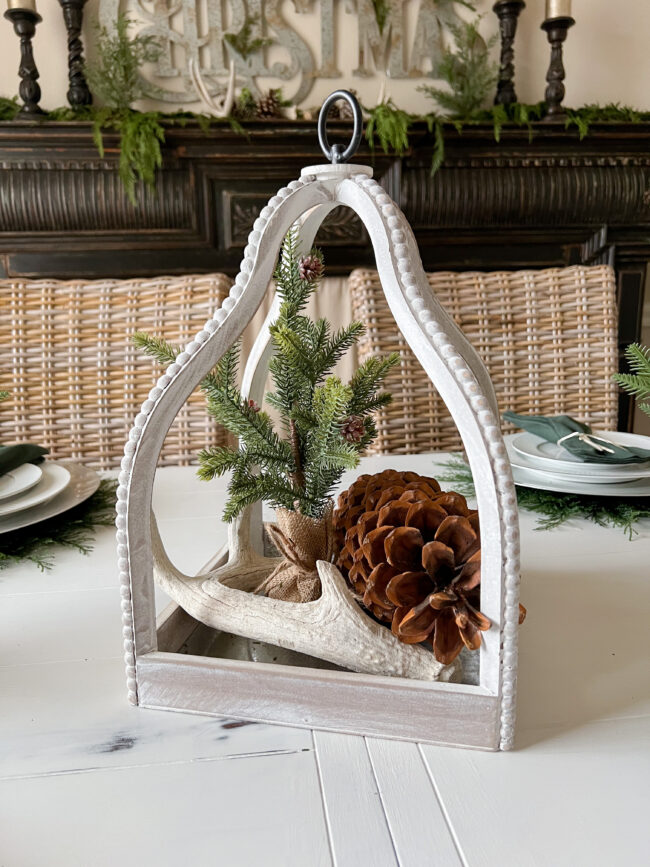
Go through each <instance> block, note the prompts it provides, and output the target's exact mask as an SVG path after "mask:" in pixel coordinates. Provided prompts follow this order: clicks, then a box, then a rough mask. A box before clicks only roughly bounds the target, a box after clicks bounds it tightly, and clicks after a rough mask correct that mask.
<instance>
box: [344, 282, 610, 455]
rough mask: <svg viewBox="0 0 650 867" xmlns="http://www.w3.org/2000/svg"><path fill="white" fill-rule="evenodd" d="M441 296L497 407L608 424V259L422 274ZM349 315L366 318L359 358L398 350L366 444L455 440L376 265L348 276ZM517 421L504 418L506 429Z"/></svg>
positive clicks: (401, 447)
mask: <svg viewBox="0 0 650 867" xmlns="http://www.w3.org/2000/svg"><path fill="white" fill-rule="evenodd" d="M427 276H428V278H429V284H430V286H431V288H432V290H433V292H434V293H435V294H436V296H437V297H438V299H439V300H440V302H441V303H442V304H443V306H444V307H445V308H446V310H447V311H448V312H449V313H451V315H452V316H453V317H454V319H455V320H456V322H457V324H458V325H459V326H460V327H461V328H462V330H463V331H464V332H465V334H466V335H467V337H468V338H469V339H470V340H471V341H472V343H473V344H474V346H475V347H476V349H477V351H478V352H479V354H480V355H481V357H482V359H483V361H484V362H485V364H486V366H487V368H488V370H489V372H490V376H491V377H492V381H493V383H494V387H495V390H496V393H497V398H498V401H499V407H500V409H501V411H504V410H506V409H511V410H514V411H515V412H519V413H535V414H542V415H553V414H559V413H568V414H569V415H572V416H575V417H576V418H579V419H581V420H583V421H586V422H588V423H589V424H591V425H593V426H594V427H598V428H602V429H610V430H612V429H614V428H615V427H616V418H617V391H616V386H615V384H614V383H613V382H612V380H611V375H612V373H614V371H615V370H616V369H617V348H616V340H617V337H616V333H617V313H616V284H615V278H614V272H613V270H612V269H611V268H609V267H607V266H598V267H590V268H588V267H582V266H577V267H571V268H550V269H547V270H543V271H512V272H503V271H498V272H492V273H479V272H465V273H452V272H437V273H432V274H428V275H427ZM349 286H350V292H351V296H352V309H353V315H354V318H355V319H358V320H360V321H361V322H363V323H364V325H366V327H367V332H366V335H365V337H364V338H362V340H361V342H360V345H359V356H360V357H359V360H360V361H364V360H365V359H366V358H368V357H369V356H371V355H375V354H378V353H380V354H383V353H387V352H391V351H397V352H399V354H400V357H401V363H400V364H399V365H398V366H397V367H396V368H395V370H394V371H393V373H392V374H391V375H390V377H389V379H388V380H387V383H386V387H387V389H388V390H389V391H390V392H391V393H392V394H393V402H392V403H391V404H390V406H389V407H387V408H386V409H384V410H382V411H381V412H380V413H379V417H378V428H379V436H378V438H377V440H376V441H375V443H374V444H373V446H372V448H371V452H372V453H375V454H379V453H383V454H386V453H394V454H405V453H409V452H410V453H415V452H427V451H433V450H438V449H457V448H459V447H460V446H461V441H460V437H459V435H458V431H457V430H456V426H455V424H454V422H453V421H452V419H451V416H450V415H449V412H448V411H447V408H446V406H445V404H444V403H443V401H442V399H441V397H440V396H439V395H438V393H437V392H436V390H435V389H434V387H433V386H432V384H431V382H430V381H429V379H428V378H427V376H426V374H425V373H424V371H423V370H422V367H421V366H420V364H419V362H418V361H417V359H416V358H415V356H414V355H413V353H412V352H411V351H410V349H409V348H408V346H407V343H406V341H405V340H404V338H403V337H402V335H401V334H400V332H399V330H398V328H397V326H396V324H395V320H394V319H393V317H392V314H391V312H390V310H389V309H388V305H387V304H386V300H385V298H384V294H383V291H382V289H381V284H380V282H379V277H378V274H377V272H376V271H370V270H356V271H353V272H352V274H351V275H350V280H349ZM511 430H514V428H512V427H510V426H508V425H504V432H510V431H511Z"/></svg>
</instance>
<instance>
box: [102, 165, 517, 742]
mask: <svg viewBox="0 0 650 867" xmlns="http://www.w3.org/2000/svg"><path fill="white" fill-rule="evenodd" d="M349 177H350V175H348V178H349ZM329 180H330V179H325V178H317V176H316V175H314V174H309V173H307V174H304V175H303V176H302V177H301V178H300V179H299V180H295V181H292V182H291V183H290V184H289V185H288V186H287V187H284V188H283V189H281V190H279V191H278V193H277V194H276V195H275V196H273V197H272V198H271V199H270V200H269V203H268V205H267V206H266V207H265V208H263V209H262V211H261V213H260V216H259V217H258V219H257V220H256V221H255V223H254V225H253V230H252V231H251V233H250V235H249V237H248V244H247V246H246V248H245V250H244V258H243V260H242V263H241V266H240V273H239V274H238V275H237V278H236V280H235V284H234V286H233V287H232V289H231V291H230V294H229V296H228V297H227V298H226V299H225V300H224V302H223V304H222V306H221V308H219V309H218V310H217V311H216V312H215V314H214V317H213V318H212V319H210V320H208V321H207V322H206V323H205V325H204V327H203V329H202V330H201V331H200V332H199V333H198V334H197V335H196V337H195V338H194V340H192V341H191V342H190V343H188V344H187V346H186V347H185V350H184V351H183V352H182V353H181V354H180V355H179V356H178V358H177V359H176V361H175V362H174V363H173V364H171V365H169V367H168V368H167V370H166V372H165V373H164V374H163V376H161V377H160V379H159V380H158V382H157V383H156V386H155V387H154V388H153V389H152V390H151V392H150V393H149V396H148V399H147V400H146V401H145V402H144V403H143V405H142V409H141V412H140V413H139V414H138V416H137V417H136V419H135V422H134V426H133V428H132V430H131V432H130V435H129V441H128V442H127V445H126V447H125V453H124V458H123V460H122V465H121V473H120V475H119V487H118V492H117V495H118V504H117V520H116V525H117V542H118V557H119V570H120V583H121V596H122V612H123V635H124V661H125V664H126V670H127V687H128V696H129V700H130V701H131V702H132V703H134V704H135V703H137V699H138V696H137V683H136V669H135V634H134V619H133V609H132V599H131V591H130V573H129V560H128V544H129V540H128V530H127V512H128V483H129V478H130V473H131V467H132V462H133V456H134V454H135V452H136V449H137V445H138V443H139V441H140V438H141V436H142V433H143V430H144V426H145V424H146V421H147V418H148V416H149V415H150V414H151V412H152V411H153V409H154V407H155V406H156V405H157V403H158V402H159V400H160V398H161V396H162V394H163V393H164V391H165V390H166V389H167V388H168V387H169V385H170V384H171V383H172V382H173V380H174V379H175V377H177V376H178V375H179V374H180V372H181V371H182V370H183V369H184V367H185V366H186V365H187V363H188V362H189V361H190V359H191V358H192V356H194V355H195V354H196V352H197V351H198V350H199V349H200V348H201V346H202V345H203V344H205V343H207V342H208V341H209V340H210V339H211V338H212V337H213V336H214V335H215V333H216V332H217V330H218V329H219V327H220V326H221V325H222V324H223V323H224V322H225V320H226V319H227V318H228V316H229V314H230V312H231V311H232V309H233V308H234V307H235V305H236V303H237V301H238V299H239V298H240V297H241V296H242V294H243V292H244V289H245V288H246V286H247V285H248V283H249V280H250V276H251V274H252V273H253V269H254V263H255V258H256V256H257V252H258V243H259V241H260V239H261V235H262V230H263V229H264V227H265V226H266V224H267V222H268V220H269V218H270V217H271V216H272V215H273V214H274V213H275V211H276V210H277V209H278V208H279V206H280V205H281V204H282V203H283V202H284V201H285V200H286V199H287V198H288V197H290V196H291V195H292V193H294V192H296V191H298V190H300V189H301V188H304V187H308V186H310V185H313V184H314V183H318V184H319V188H320V189H321V190H324V189H325V187H326V186H327V184H328V181H329ZM331 180H332V181H333V182H335V181H336V179H331ZM352 181H353V182H354V183H355V184H356V185H357V187H358V188H359V189H361V190H362V191H363V192H364V193H365V194H366V195H367V197H368V198H369V200H371V201H372V202H373V203H374V206H375V209H376V212H377V214H378V216H379V218H380V220H381V221H382V224H383V226H384V228H385V229H386V231H387V234H388V238H389V244H390V248H391V253H392V255H393V257H394V261H395V262H396V270H397V272H398V279H399V284H400V288H401V290H402V292H403V295H404V298H405V299H406V302H407V304H408V305H409V307H410V309H411V311H412V313H413V314H414V316H415V317H416V319H417V320H418V321H419V323H420V324H421V326H422V328H423V331H424V333H425V334H426V335H427V338H428V340H429V342H430V344H431V345H432V346H433V348H434V349H435V351H436V353H437V354H438V355H439V356H440V357H442V358H443V359H444V360H445V363H446V367H447V369H448V370H449V371H450V372H451V374H452V376H453V377H454V379H455V381H456V383H457V384H458V385H459V386H460V388H461V390H462V392H463V393H464V395H465V396H466V398H467V400H468V401H469V404H470V407H471V411H472V413H473V415H474V418H475V421H476V424H477V427H478V429H479V430H480V432H481V436H482V437H483V441H484V443H485V445H486V447H487V451H488V453H489V455H490V458H491V465H492V467H491V468H492V474H493V478H494V482H495V489H496V493H497V497H498V500H499V504H500V507H501V508H500V514H501V518H500V523H501V533H502V537H503V538H504V539H505V549H504V560H503V567H502V568H503V575H504V579H505V580H504V589H505V592H504V599H503V601H502V606H503V608H504V609H505V612H504V610H503V609H502V611H501V620H502V622H503V628H502V636H503V641H502V648H501V655H500V677H501V696H502V698H501V707H500V726H501V728H500V739H501V740H500V747H501V749H504V750H505V749H510V748H511V746H512V741H513V735H514V695H515V687H516V662H517V631H518V607H517V598H518V586H519V546H518V541H517V540H518V532H517V520H518V515H517V506H516V496H515V491H514V485H513V482H512V476H511V472H510V466H509V463H508V461H507V456H506V452H505V447H504V445H503V441H502V440H501V437H500V430H499V426H498V424H497V420H496V419H495V417H494V414H493V412H492V410H491V408H490V404H489V401H488V399H487V398H486V397H485V396H483V395H482V394H481V393H480V392H481V389H480V387H479V385H478V382H477V379H476V376H475V374H474V373H473V372H472V370H471V369H470V367H469V366H468V364H467V363H466V362H465V360H464V359H463V358H462V357H461V356H460V355H459V354H458V352H457V350H456V348H455V347H454V345H453V343H452V342H451V341H450V340H449V338H448V337H447V335H446V334H445V332H444V329H443V327H442V326H441V325H440V323H439V322H438V321H437V320H436V318H435V316H434V315H433V314H432V312H431V311H430V310H428V309H427V304H426V302H425V300H424V299H423V297H422V295H421V293H420V291H419V289H418V282H417V278H416V276H415V274H414V273H413V272H412V270H411V256H412V253H411V251H410V249H409V240H412V233H411V230H410V228H409V226H408V223H407V222H406V219H405V218H404V216H403V214H402V212H401V211H400V210H399V208H398V207H397V205H396V204H395V203H394V202H393V201H392V200H391V198H390V196H388V195H387V194H386V193H385V191H384V190H383V188H382V187H381V186H380V185H379V184H378V183H377V182H376V181H375V180H373V179H372V178H369V177H368V175H367V174H363V173H357V174H354V175H352ZM321 182H322V183H321ZM336 182H337V181H336ZM346 183H347V181H346ZM334 199H335V196H334V195H333V194H332V195H331V200H334ZM412 243H413V244H414V241H412ZM504 617H505V622H504Z"/></svg>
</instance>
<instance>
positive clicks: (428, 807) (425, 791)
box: [366, 738, 463, 867]
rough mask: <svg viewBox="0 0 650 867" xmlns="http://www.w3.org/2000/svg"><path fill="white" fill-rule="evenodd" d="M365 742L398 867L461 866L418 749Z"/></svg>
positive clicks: (375, 740) (400, 743)
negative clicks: (423, 866)
mask: <svg viewBox="0 0 650 867" xmlns="http://www.w3.org/2000/svg"><path fill="white" fill-rule="evenodd" d="M366 744H367V747H368V753H369V755H370V761H371V763H372V767H373V771H374V775H375V779H376V781H377V785H378V788H379V794H380V797H381V802H382V806H383V808H384V811H385V813H386V819H387V822H388V827H389V830H390V834H391V837H392V840H393V845H394V846H395V852H396V855H397V858H398V861H399V864H400V867H422V865H424V864H426V865H430V867H462V864H463V862H462V860H461V858H460V856H459V853H458V850H457V848H456V843H455V842H454V839H453V836H452V833H451V831H450V828H449V826H448V825H447V821H446V819H445V816H444V814H443V811H442V808H441V806H440V804H439V803H438V799H437V796H436V793H435V789H434V787H433V784H432V781H431V778H430V776H429V772H428V768H427V767H426V764H425V762H424V761H423V758H422V755H421V753H420V751H419V749H418V745H417V744H409V743H406V742H403V741H387V740H379V739H378V738H367V740H366Z"/></svg>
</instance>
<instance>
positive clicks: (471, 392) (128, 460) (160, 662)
mask: <svg viewBox="0 0 650 867" xmlns="http://www.w3.org/2000/svg"><path fill="white" fill-rule="evenodd" d="M342 95H344V92H337V93H336V94H333V95H332V97H330V98H329V99H328V100H327V101H326V104H325V105H324V107H323V113H322V117H323V119H325V118H326V113H327V108H328V107H329V105H330V104H331V103H332V102H333V101H334V100H335V99H338V98H341V96H342ZM345 96H346V97H347V96H348V95H347V94H345ZM323 124H324V120H323ZM321 129H324V126H323V127H322V128H321ZM356 133H357V134H360V128H359V129H357V130H356ZM324 140H325V145H326V146H327V139H326V137H324ZM357 140H358V136H357ZM350 149H351V148H350V147H349V148H348V149H347V150H348V151H349V150H350ZM328 155H329V156H331V157H333V158H334V160H335V162H333V163H332V164H325V165H315V166H309V167H307V168H305V169H303V171H302V174H301V177H300V178H299V179H298V180H295V181H292V182H291V183H290V184H289V185H288V186H286V187H283V188H282V189H281V190H279V191H278V192H277V194H276V195H275V196H273V197H272V198H271V199H270V200H269V203H268V205H267V206H266V207H265V208H264V209H263V210H262V212H261V214H260V216H259V218H258V219H257V220H256V221H255V224H254V226H253V230H252V231H251V233H250V236H249V239H248V245H247V246H246V249H245V250H244V259H243V261H242V263H241V269H240V272H239V274H238V276H237V278H236V281H235V285H234V286H233V288H232V290H231V292H230V295H229V297H228V298H227V299H226V300H225V301H224V302H223V305H222V307H221V308H220V309H219V310H217V311H216V313H215V315H214V317H213V318H212V319H210V320H209V321H208V322H206V323H205V326H204V327H203V329H202V330H201V331H200V332H199V333H198V334H197V335H196V337H195V338H194V340H192V341H191V342H190V343H189V344H188V345H187V347H186V348H185V351H184V352H182V353H181V354H180V355H179V357H178V359H177V360H176V362H175V363H173V364H171V365H170V366H169V367H168V369H167V371H166V373H165V374H164V375H163V376H162V377H161V378H160V379H159V380H158V382H157V384H156V386H155V387H154V388H153V389H152V391H151V392H150V394H149V397H148V399H147V400H146V401H145V402H144V404H143V405H142V411H141V412H140V413H139V415H138V416H137V417H136V419H135V424H134V426H133V428H132V430H131V433H130V436H129V441H128V442H127V444H126V447H125V456H124V459H123V461H122V471H121V473H120V476H119V482H120V484H119V488H118V506H117V512H118V516H117V528H118V530H117V539H118V557H119V569H120V576H121V584H122V610H123V634H124V650H125V662H126V669H127V684H128V695H129V700H130V701H131V702H132V703H133V704H138V705H141V706H142V707H152V708H167V709H171V710H186V711H191V712H195V713H205V714H218V715H229V716H235V717H242V718H245V719H250V720H264V721H268V722H276V723H283V724H289V725H297V726H307V727H310V728H317V729H328V730H333V731H341V732H349V733H353V734H365V735H376V736H380V737H392V738H399V739H405V740H417V741H422V742H427V743H438V744H451V745H460V746H467V747H477V748H483V749H491V750H495V749H504V750H505V749H509V748H511V747H512V744H513V729H514V715H515V691H516V670H517V631H518V613H519V612H518V601H519V600H518V596H519V527H518V514H517V502H516V496H515V490H514V486H513V482H512V476H511V472H510V465H509V463H508V459H507V456H506V450H505V446H504V443H503V439H502V436H501V431H500V427H499V420H498V419H499V416H498V411H497V404H496V400H495V396H494V390H493V388H492V383H491V382H490V379H489V376H488V373H487V371H486V369H485V367H484V365H483V363H482V362H481V360H480V359H479V357H478V355H477V354H476V352H475V351H474V349H473V347H472V346H471V345H470V344H469V343H468V341H467V339H466V338H465V337H464V335H463V334H462V333H461V332H460V330H459V329H458V328H457V327H456V325H455V324H454V322H453V321H452V319H451V318H450V317H449V315H448V314H447V313H446V312H445V311H444V310H443V308H442V307H441V305H440V304H439V302H438V301H437V300H436V298H435V297H434V295H433V293H432V291H431V289H430V287H429V283H428V281H427V279H426V277H425V274H424V270H423V268H422V264H421V261H420V256H419V253H418V249H417V245H416V243H415V239H414V237H413V233H412V231H411V229H410V227H409V225H408V223H407V222H406V219H405V218H404V215H403V214H402V213H401V211H400V210H399V208H398V207H397V205H396V204H395V203H394V202H393V201H392V200H391V198H390V197H389V196H388V195H387V194H386V192H385V191H384V190H383V189H382V187H381V186H380V185H379V184H378V183H377V182H376V181H374V180H373V179H372V170H371V169H370V168H368V167H366V166H360V165H349V164H346V163H345V162H341V161H340V159H341V156H345V155H342V154H341V150H340V149H337V148H336V146H335V147H334V148H332V149H331V150H330V151H329V153H328ZM339 205H345V206H346V207H349V208H351V209H352V210H353V211H355V212H356V213H357V214H358V216H359V217H360V219H361V220H362V221H363V223H364V225H365V226H366V229H367V231H368V234H369V236H370V239H371V241H372V245H373V248H374V252H375V257H376V260H377V268H378V271H379V275H380V278H381V282H382V286H383V289H384V292H385V295H386V299H387V302H388V305H389V307H390V309H391V312H392V314H393V316H394V317H395V321H396V323H397V325H398V326H399V328H400V330H401V332H402V333H403V334H404V336H405V338H406V339H407V341H408V343H409V346H410V347H411V349H412V350H413V352H414V353H415V355H416V356H417V358H418V359H419V361H420V363H421V364H422V367H423V368H424V370H425V371H426V373H427V375H428V376H429V378H430V379H431V381H432V382H433V383H434V385H435V386H436V388H437V389H438V391H439V392H440V394H441V396H442V397H443V399H444V401H445V403H446V404H447V406H448V408H449V410H450V412H451V415H452V416H453V418H454V421H455V423H456V425H457V427H458V430H459V432H460V434H461V436H462V438H463V442H464V445H465V450H466V453H467V457H468V459H469V463H470V467H471V469H472V473H473V475H474V480H475V484H476V497H477V501H478V508H479V514H480V520H481V548H482V555H481V559H482V581H481V610H482V611H483V613H484V614H485V615H486V616H487V617H488V618H489V619H490V621H491V622H492V626H491V628H490V629H489V630H488V631H487V632H486V633H484V634H483V643H482V646H481V649H480V651H478V652H479V653H480V677H479V683H478V684H476V685H470V684H464V683H451V682H446V680H445V677H446V673H445V672H444V671H442V670H441V669H442V667H441V666H440V664H439V663H437V662H436V661H435V659H434V657H433V654H431V652H430V651H428V650H426V649H425V648H423V647H420V646H412V645H403V644H400V643H399V642H398V641H397V640H396V639H395V638H394V637H393V636H392V634H391V632H390V630H388V629H386V628H385V627H384V626H380V625H379V624H376V623H375V622H374V621H373V620H372V619H371V618H369V617H368V616H367V615H366V614H365V613H364V612H363V611H362V610H361V609H360V607H359V606H358V605H357V604H356V603H355V602H354V600H353V598H352V595H351V593H350V591H349V590H348V589H347V586H346V583H345V581H344V580H343V578H342V576H341V575H340V573H339V572H338V570H337V569H336V568H335V567H334V566H333V565H332V564H326V563H319V572H320V576H321V582H322V585H323V593H322V596H321V598H320V599H318V600H317V601H316V602H309V603H302V604H300V603H289V602H284V601H280V600H275V599H267V598H265V597H260V596H255V595H254V594H252V593H250V592H249V591H250V590H251V588H252V587H254V586H255V585H256V584H257V583H258V582H259V579H260V575H261V574H264V573H265V572H268V571H269V570H270V569H271V568H272V567H273V565H274V562H269V560H268V559H267V558H264V556H263V527H262V510H261V504H257V505H256V506H255V507H252V508H251V509H249V510H248V511H247V512H245V513H243V514H242V516H240V518H239V519H238V520H236V521H235V522H233V525H231V528H230V530H229V543H228V546H227V549H226V550H224V551H222V552H219V553H218V554H217V555H215V558H214V560H213V561H212V563H211V564H209V566H208V567H206V571H205V572H204V573H203V574H201V575H198V576H194V577H190V576H185V575H182V574H181V573H180V572H179V571H178V570H177V569H175V567H174V566H173V565H172V563H171V562H170V561H169V559H168V558H167V555H166V554H165V550H164V547H163V545H162V542H161V540H160V537H159V535H158V532H157V528H156V523H155V516H154V514H153V511H152V508H151V497H152V488H153V480H154V474H155V470H156V462H157V458H158V454H159V452H160V448H161V446H162V443H163V440H164V437H165V435H166V433H167V430H168V429H169V427H170V425H171V423H172V422H173V420H174V418H175V417H176V414H177V413H178V411H179V410H180V408H181V407H182V405H183V403H184V402H185V401H186V400H187V398H188V397H189V395H190V394H191V393H192V391H193V390H194V388H195V387H196V386H197V385H198V383H199V382H200V381H201V380H202V379H203V377H204V376H205V375H206V374H207V373H208V372H209V371H210V370H211V369H212V367H213V366H214V365H215V364H216V363H217V362H218V361H219V359H220V358H221V357H222V355H223V354H224V353H225V352H226V350H227V349H228V348H229V347H230V346H231V345H232V344H233V343H234V342H235V341H236V340H237V339H238V338H239V336H240V335H241V333H242V332H243V330H244V328H245V327H246V325H248V323H249V322H250V320H251V318H252V317H253V315H254V314H255V312H256V310H257V308H258V307H259V304H260V302H261V301H262V298H263V296H264V294H265V292H266V289H267V286H268V283H269V280H270V279H271V276H272V273H273V269H274V266H275V263H276V260H277V257H278V254H279V251H280V248H281V244H282V241H283V238H284V236H285V234H286V232H287V231H288V229H289V228H290V227H291V226H292V225H294V224H295V225H297V226H299V227H300V243H301V247H302V249H303V250H309V249H310V248H311V245H312V242H313V239H314V237H315V235H316V232H317V230H318V227H319V226H320V224H321V222H322V221H323V219H324V218H325V216H326V215H327V214H328V213H329V212H330V211H331V210H332V209H333V208H335V207H337V206H339ZM276 315H277V303H275V304H274V305H273V307H272V309H271V312H270V313H269V317H268V319H267V322H266V324H265V327H264V328H263V329H262V332H261V333H260V336H259V337H258V340H257V342H256V344H255V346H254V348H253V351H252V354H251V357H250V358H249V360H248V363H247V366H246V370H245V372H244V384H243V389H242V390H243V393H244V395H245V396H248V397H250V398H252V399H254V400H256V401H257V402H259V403H261V402H262V398H263V389H264V382H265V378H266V370H267V367H268V360H269V352H270V341H269V334H268V325H269V324H270V323H271V322H272V321H273V319H274V317H275V316H276ZM275 562H276V561H275ZM154 575H155V577H156V580H158V581H159V582H160V583H161V584H162V586H163V588H164V590H165V591H166V592H167V593H168V594H169V595H170V596H171V597H172V598H173V599H174V600H175V602H177V603H178V606H177V607H174V608H173V609H172V611H171V612H169V611H168V612H167V614H166V615H165V617H164V618H163V619H162V621H160V622H159V623H158V624H157V623H156V612H155V602H154ZM198 623H202V624H207V625H208V626H209V627H212V628H217V629H221V630H224V631H226V632H234V633H236V634H239V635H243V636H245V637H247V638H251V639H258V640H261V641H267V642H270V643H272V644H276V645H279V646H282V647H285V648H289V649H292V650H297V651H302V652H303V653H309V654H311V655H312V656H318V657H324V658H326V659H329V660H330V661H331V662H334V663H338V664H339V665H342V666H344V667H346V668H354V669H355V670H354V671H338V670H321V669H316V668H309V667H298V666H287V665H278V664H260V663H256V662H248V661H240V660H233V659H219V658H214V657H208V656H201V655H192V654H191V653H187V652H186V653H178V652H177V651H178V649H179V647H180V645H181V644H183V643H184V642H186V639H187V638H188V636H189V635H190V634H191V633H192V632H193V630H196V629H197V626H198ZM197 646H198V644H197ZM186 649H187V647H186ZM351 655H353V656H354V661H353V664H352V659H351Z"/></svg>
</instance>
